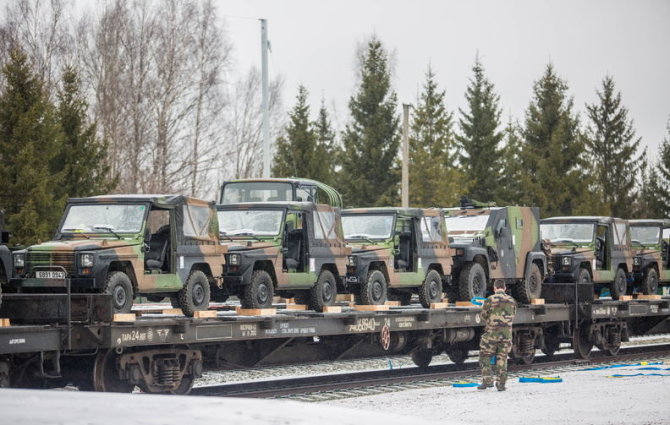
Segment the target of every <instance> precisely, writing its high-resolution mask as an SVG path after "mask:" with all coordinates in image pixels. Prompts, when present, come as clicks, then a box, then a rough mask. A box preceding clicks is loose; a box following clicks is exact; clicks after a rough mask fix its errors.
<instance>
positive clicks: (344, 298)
mask: <svg viewBox="0 0 670 425" xmlns="http://www.w3.org/2000/svg"><path fill="white" fill-rule="evenodd" d="M355 298H356V296H355V295H354V294H337V295H336V296H335V301H344V302H351V303H352V302H354V301H355Z"/></svg>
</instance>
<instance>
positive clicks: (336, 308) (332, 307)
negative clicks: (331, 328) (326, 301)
mask: <svg viewBox="0 0 670 425" xmlns="http://www.w3.org/2000/svg"><path fill="white" fill-rule="evenodd" d="M323 313H342V307H340V306H339V305H327V306H325V307H323Z"/></svg>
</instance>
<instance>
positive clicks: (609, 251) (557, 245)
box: [540, 216, 634, 298]
mask: <svg viewBox="0 0 670 425" xmlns="http://www.w3.org/2000/svg"><path fill="white" fill-rule="evenodd" d="M540 231H541V233H542V238H543V239H544V240H545V242H546V244H547V245H548V248H549V251H550V260H549V271H550V273H549V275H548V282H577V283H581V284H591V283H593V284H594V285H593V286H594V291H595V294H600V291H601V290H602V289H603V287H609V290H610V294H611V296H612V298H619V297H621V296H623V295H625V294H626V292H627V290H628V287H629V286H631V285H630V284H629V277H630V273H631V272H632V271H633V257H634V255H633V250H632V249H631V241H630V228H629V225H628V222H627V221H626V220H622V219H620V218H614V217H588V216H583V217H552V218H546V219H543V220H542V221H541V225H540ZM631 282H632V279H631Z"/></svg>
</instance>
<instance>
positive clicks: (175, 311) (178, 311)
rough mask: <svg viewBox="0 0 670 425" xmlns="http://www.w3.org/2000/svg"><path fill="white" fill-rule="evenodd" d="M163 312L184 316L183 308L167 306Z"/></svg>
mask: <svg viewBox="0 0 670 425" xmlns="http://www.w3.org/2000/svg"><path fill="white" fill-rule="evenodd" d="M162 313H163V314H167V315H170V316H183V315H184V312H183V311H181V308H166V309H165V310H163V311H162Z"/></svg>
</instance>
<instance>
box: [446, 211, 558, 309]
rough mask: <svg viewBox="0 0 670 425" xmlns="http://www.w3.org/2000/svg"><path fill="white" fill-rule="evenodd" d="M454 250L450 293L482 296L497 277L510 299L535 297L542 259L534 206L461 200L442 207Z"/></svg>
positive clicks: (463, 296)
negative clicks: (489, 203)
mask: <svg viewBox="0 0 670 425" xmlns="http://www.w3.org/2000/svg"><path fill="white" fill-rule="evenodd" d="M444 211H445V215H446V221H447V229H448V231H449V238H450V239H451V247H452V248H454V249H455V251H456V253H455V255H454V268H453V272H452V276H453V282H454V285H453V286H452V287H451V288H450V290H451V292H452V293H454V295H455V296H457V297H458V298H460V299H461V300H470V299H472V298H474V297H483V296H485V295H486V293H487V291H491V290H492V288H493V281H494V280H496V279H503V280H505V283H507V284H508V285H509V286H510V287H511V292H512V295H513V296H514V298H516V299H517V300H518V301H519V302H522V303H530V301H531V300H532V299H535V298H540V296H541V293H542V280H543V279H544V276H545V274H546V270H547V260H546V256H545V254H544V252H542V246H541V241H540V227H539V219H540V212H539V209H538V208H537V207H519V206H510V207H496V206H491V207H489V206H486V205H483V204H480V203H476V202H473V201H469V200H466V199H463V200H462V201H461V206H460V207H459V208H447V209H445V210H444Z"/></svg>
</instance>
